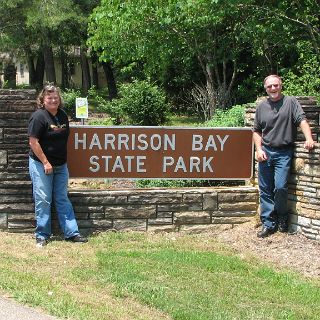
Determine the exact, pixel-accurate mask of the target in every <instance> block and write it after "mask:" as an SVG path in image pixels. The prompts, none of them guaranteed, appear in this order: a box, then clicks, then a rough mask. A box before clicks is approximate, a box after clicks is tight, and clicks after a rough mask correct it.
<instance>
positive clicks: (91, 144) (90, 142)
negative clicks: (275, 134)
mask: <svg viewBox="0 0 320 320" xmlns="http://www.w3.org/2000/svg"><path fill="white" fill-rule="evenodd" d="M100 130H102V131H103V132H104V134H105V135H108V139H109V140H108V141H107V142H106V141H104V142H102V140H101V139H100V138H99V135H98V134H96V136H95V139H94V138H93V137H94V134H95V131H97V132H98V131H100ZM76 132H78V136H77V141H75V136H72V135H75V134H76ZM79 132H81V133H82V136H81V134H80V135H79ZM87 132H89V133H88V134H87ZM93 132H94V133H93ZM123 132H127V135H128V134H130V133H131V134H132V135H135V139H136V140H137V138H136V137H137V135H139V134H140V135H143V134H144V135H146V134H145V132H150V137H151V138H152V137H156V138H158V140H159V139H160V138H159V136H160V135H161V134H163V135H165V134H168V135H169V133H171V134H176V135H177V136H175V138H176V140H177V141H176V144H177V145H178V144H180V145H182V144H183V145H185V146H187V145H188V143H187V141H189V140H188V139H187V138H188V137H189V138H190V137H192V139H193V140H194V139H195V138H194V137H197V138H199V136H200V133H201V135H203V136H204V137H206V139H208V138H207V137H210V138H212V139H211V142H209V139H208V142H206V147H207V149H208V150H206V151H205V152H204V156H206V155H207V157H206V160H203V163H205V164H207V167H206V169H208V170H209V171H210V164H209V163H208V161H209V160H208V159H210V158H211V157H210V150H209V149H210V148H211V149H215V150H214V151H215V156H212V158H217V159H220V158H219V157H221V155H219V156H218V154H219V151H220V153H222V152H223V151H226V150H227V146H228V145H227V142H228V143H229V142H230V141H231V139H236V140H235V141H237V142H236V145H233V147H232V148H235V150H236V151H235V152H236V153H238V155H234V156H233V157H234V158H235V159H232V160H230V159H229V160H227V161H226V162H225V161H224V160H221V159H220V160H217V161H219V163H220V166H221V164H222V165H223V164H224V163H226V166H228V165H229V164H228V163H229V162H230V161H231V162H233V163H235V164H236V165H237V164H238V161H240V162H241V161H242V162H245V166H246V168H245V171H246V173H245V176H244V174H241V175H240V176H237V175H235V174H233V175H232V176H230V175H226V176H221V175H219V176H213V175H210V174H208V175H205V174H204V173H203V172H201V174H199V176H198V175H197V173H195V172H194V173H192V174H190V176H188V175H187V174H184V173H185V172H183V174H182V176H168V175H167V174H164V173H163V172H162V174H163V175H162V176H159V175H154V176H145V175H143V174H141V175H140V174H137V176H133V175H130V176H125V175H121V174H120V175H117V174H116V176H115V175H114V173H116V170H115V171H114V172H113V173H110V172H109V171H108V172H106V171H105V172H103V174H102V175H101V174H99V175H98V174H92V173H91V172H90V173H89V174H84V175H80V176H79V175H77V174H74V172H75V171H77V169H75V168H77V167H79V166H80V167H84V166H85V165H84V164H83V159H82V158H83V155H81V150H76V148H74V146H75V144H76V145H77V147H78V149H81V147H82V148H84V152H88V149H90V148H91V151H90V152H95V150H94V149H96V151H97V154H100V155H101V154H102V152H105V154H104V155H103V156H102V157H104V158H111V157H112V156H111V155H110V151H108V150H107V149H104V147H103V145H106V144H107V147H110V146H111V147H114V145H115V143H116V142H115V141H111V140H110V136H116V135H117V134H118V135H119V136H120V135H121V138H122V140H123V137H125V135H126V134H125V133H123ZM141 132H143V133H142V134H141ZM221 132H224V133H225V136H224V138H223V136H221V137H220V136H219V134H216V136H215V133H221ZM160 133H161V134H160ZM185 133H187V137H186V139H185V138H184V137H182V138H181V137H180V136H179V134H185ZM227 133H228V134H227ZM84 134H85V135H84ZM237 134H238V135H240V136H244V138H241V137H240V140H239V137H237ZM70 136H71V137H69V142H68V167H69V171H70V177H71V178H85V179H95V178H97V179H100V178H107V179H130V180H135V179H148V180H220V181H221V180H249V179H251V178H252V177H253V172H254V162H253V158H254V145H253V141H252V129H251V128H249V127H219V128H218V127H169V126H144V127H143V126H77V125H71V126H70ZM79 136H80V138H79ZM89 136H90V138H88V137H89ZM227 136H228V138H227ZM84 137H85V140H86V145H84V142H83V138H84ZM104 137H106V136H104ZM215 137H217V138H218V139H215V140H214V138H215ZM229 137H231V138H229ZM151 138H150V139H151ZM113 139H115V138H114V137H113ZM119 139H120V138H119ZM126 139H127V140H126V141H124V140H123V141H120V142H119V143H120V145H121V146H125V147H126V148H127V150H120V151H119V150H113V151H112V152H113V153H112V152H111V154H112V155H113V154H116V156H117V157H121V155H119V154H120V153H121V152H123V151H128V152H127V153H123V155H122V157H132V158H133V157H134V155H137V154H139V153H138V151H137V150H136V149H134V148H133V149H132V150H128V149H129V143H130V141H131V140H130V138H126ZM184 139H185V140H184ZM219 139H220V142H219ZM223 139H225V141H224V140H223ZM228 139H230V140H229V141H228ZM100 140H101V141H100ZM154 140H155V139H154ZM158 140H155V141H158ZM238 140H239V141H240V142H239V141H238ZM242 140H244V143H245V146H244V148H245V150H244V153H242V152H239V150H241V143H243V142H241V141H242ZM132 141H133V140H132ZM141 141H142V140H141ZM150 141H151V140H150ZM181 141H182V142H181ZM111 142H112V143H113V144H112V143H111ZM171 142H172V141H171ZM132 143H133V142H132ZM144 143H145V142H144ZM192 143H193V146H192V148H196V146H199V142H197V141H196V142H195V141H193V142H192ZM196 143H198V145H197V144H196ZM219 143H220V146H219ZM230 143H231V142H230ZM72 144H73V146H72ZM233 144H234V143H233ZM238 144H240V145H238ZM70 146H71V147H70ZM140 147H141V146H140ZM153 147H154V146H153ZM171 147H172V146H171ZM203 147H204V143H203ZM220 147H221V148H222V149H221V150H219V148H220ZM223 147H225V150H223ZM167 148H168V149H169V148H170V144H167ZM177 148H178V147H177ZM230 148H231V146H230ZM71 149H72V151H71ZM101 149H103V150H101ZM141 149H142V147H141ZM154 149H155V148H154ZM189 149H190V148H189ZM75 150H76V151H75ZM179 150H180V149H179ZM181 150H182V151H181V152H182V153H183V154H181V155H180V154H179V155H180V158H182V157H183V155H184V157H186V159H187V158H188V156H189V153H188V152H187V151H186V150H184V149H181ZM144 151H145V150H144ZM154 151H155V152H158V156H157V157H158V158H155V159H156V160H155V161H153V163H155V162H158V161H157V159H160V158H159V157H162V160H163V159H164V158H163V157H166V158H170V156H166V155H167V153H166V152H165V151H163V150H152V151H150V150H148V151H146V152H147V153H148V152H151V153H152V152H154ZM166 151H168V150H166ZM211 151H212V150H211ZM174 152H176V150H174ZM177 152H178V151H177ZM179 152H180V151H179ZM190 152H191V153H190V154H194V152H193V151H190ZM226 153H229V156H230V150H229V151H228V152H226ZM128 154H132V155H131V156H129V155H128ZM141 154H144V153H143V152H142V151H141ZM168 154H169V155H170V152H169V153H168ZM195 154H196V155H197V157H199V158H201V157H203V159H204V156H203V154H202V153H195ZM217 156H218V157H217ZM226 156H227V155H226ZM91 157H96V158H98V157H99V156H95V155H93V156H91ZM197 157H195V158H197ZM71 158H73V159H72V160H71ZM137 158H138V156H137ZM180 158H179V159H180ZM189 158H190V159H191V158H194V157H193V156H191V157H189ZM90 159H92V158H90ZM166 160H167V159H166ZM180 160H181V159H180ZM193 160H194V159H193ZM74 161H75V163H74ZM90 161H91V160H90ZM110 161H111V160H110ZM137 161H138V160H137ZM163 161H164V160H163ZM168 161H169V162H170V161H171V160H170V159H169V160H168ZM181 161H182V162H183V158H182V160H181ZM190 161H191V160H190ZM212 161H213V160H212ZM72 163H73V164H72ZM86 163H87V162H86ZM91 164H92V166H91V167H90V168H91V169H96V168H95V167H97V166H98V163H94V162H91ZM239 164H240V165H241V163H239ZM191 165H192V164H191V162H190V168H191V167H192V166H191ZM201 165H202V164H201ZM162 166H163V163H162ZM204 166H205V165H204V164H203V168H204ZM229 166H230V165H229ZM108 167H109V164H108ZM147 167H148V165H147ZM186 167H188V165H185V167H184V166H183V165H182V164H181V165H179V166H178V169H181V168H182V169H184V170H185V168H186ZM119 168H120V166H118V167H117V169H119ZM137 168H138V165H137ZM163 168H164V167H162V170H164V169H163ZM165 168H166V169H167V167H165ZM176 168H177V167H175V169H176ZM192 168H193V167H192ZM240 169H241V170H242V167H240ZM99 170H100V169H99ZM99 170H98V171H99ZM234 170H235V169H234ZM234 170H233V172H234ZM241 170H240V171H241ZM102 171H103V170H102ZM180 171H181V170H180ZM229 171H230V167H229ZM187 173H188V172H187ZM148 174H149V173H148ZM174 174H177V173H176V172H175V173H174ZM195 175H196V176H195Z"/></svg>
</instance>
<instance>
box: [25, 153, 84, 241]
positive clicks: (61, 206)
mask: <svg viewBox="0 0 320 320" xmlns="http://www.w3.org/2000/svg"><path fill="white" fill-rule="evenodd" d="M29 173H30V177H31V180H32V185H33V198H34V204H35V216H36V221H37V226H36V231H35V235H36V238H40V239H48V238H49V237H50V236H51V204H52V200H53V202H54V206H55V209H56V212H57V216H58V220H59V225H60V227H61V229H62V231H63V234H64V237H65V238H69V237H72V236H75V235H78V234H79V231H78V225H77V221H76V219H75V215H74V211H73V207H72V204H71V202H70V200H69V198H68V179H69V171H68V168H67V164H64V165H62V166H56V167H53V173H52V174H45V173H44V167H43V164H42V163H41V162H39V161H36V160H34V159H32V158H30V157H29Z"/></svg>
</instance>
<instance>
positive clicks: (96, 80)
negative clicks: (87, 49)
mask: <svg viewBox="0 0 320 320" xmlns="http://www.w3.org/2000/svg"><path fill="white" fill-rule="evenodd" d="M91 63H92V65H91V69H92V85H94V86H95V87H96V88H97V89H99V76H98V57H97V55H96V54H95V53H94V52H93V53H92V54H91Z"/></svg>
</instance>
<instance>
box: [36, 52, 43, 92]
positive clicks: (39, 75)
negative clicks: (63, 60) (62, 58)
mask: <svg viewBox="0 0 320 320" xmlns="http://www.w3.org/2000/svg"><path fill="white" fill-rule="evenodd" d="M44 69H45V62H44V54H43V51H42V50H39V51H38V56H37V63H36V69H35V87H36V88H37V89H40V88H41V87H42V86H43V79H44Z"/></svg>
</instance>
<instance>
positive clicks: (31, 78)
mask: <svg viewBox="0 0 320 320" xmlns="http://www.w3.org/2000/svg"><path fill="white" fill-rule="evenodd" d="M25 53H26V57H27V64H28V70H29V84H30V85H31V86H32V87H34V86H35V85H36V82H37V79H36V69H35V67H34V62H35V61H34V60H35V59H34V54H33V53H32V51H31V49H30V47H27V48H25Z"/></svg>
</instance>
